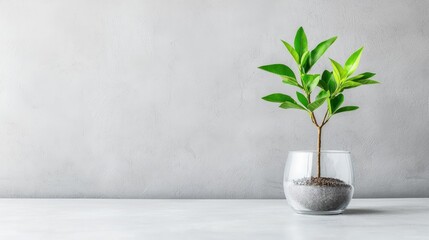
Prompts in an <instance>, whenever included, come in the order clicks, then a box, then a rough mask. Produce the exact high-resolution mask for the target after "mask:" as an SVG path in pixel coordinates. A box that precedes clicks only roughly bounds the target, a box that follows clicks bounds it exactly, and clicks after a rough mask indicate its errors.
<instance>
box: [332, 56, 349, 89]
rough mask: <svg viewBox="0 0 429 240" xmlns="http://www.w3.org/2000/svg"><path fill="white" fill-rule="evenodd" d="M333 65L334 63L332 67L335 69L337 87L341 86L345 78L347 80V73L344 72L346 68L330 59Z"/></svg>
mask: <svg viewBox="0 0 429 240" xmlns="http://www.w3.org/2000/svg"><path fill="white" fill-rule="evenodd" d="M330 60H331V63H332V67H333V69H334V78H335V80H336V81H337V85H338V84H340V83H341V82H342V80H343V78H345V77H346V76H347V72H346V70H344V68H343V67H342V66H341V64H339V63H338V62H336V61H335V60H333V59H330Z"/></svg>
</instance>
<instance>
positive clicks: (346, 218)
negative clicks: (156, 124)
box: [0, 198, 429, 240]
mask: <svg viewBox="0 0 429 240" xmlns="http://www.w3.org/2000/svg"><path fill="white" fill-rule="evenodd" d="M0 239H8V240H9V239H44V240H46V239H79V240H83V239H103V240H105V239H174V240H181V239H223V240H227V239H235V240H237V239H246V240H252V239H288V240H295V239H342V240H347V239H377V240H380V239H389V240H393V239H429V199H427V198H426V199H425V198H421V199H353V200H352V202H351V204H350V206H349V208H348V209H347V210H346V211H345V212H344V213H343V214H341V215H334V216H312V215H299V214H295V213H294V212H293V211H292V210H291V209H290V208H289V206H288V205H287V202H286V200H155V199H153V200H142V199H0Z"/></svg>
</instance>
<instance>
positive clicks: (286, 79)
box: [282, 76, 302, 88]
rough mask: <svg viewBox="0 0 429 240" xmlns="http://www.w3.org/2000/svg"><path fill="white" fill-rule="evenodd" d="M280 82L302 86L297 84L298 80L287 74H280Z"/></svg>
mask: <svg viewBox="0 0 429 240" xmlns="http://www.w3.org/2000/svg"><path fill="white" fill-rule="evenodd" d="M282 82H283V83H285V84H289V85H292V86H297V87H299V88H302V87H301V86H300V85H299V84H298V82H297V81H296V79H295V78H291V77H288V76H282Z"/></svg>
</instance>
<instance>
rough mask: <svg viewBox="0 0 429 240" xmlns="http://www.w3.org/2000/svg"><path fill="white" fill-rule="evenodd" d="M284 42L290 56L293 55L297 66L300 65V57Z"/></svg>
mask: <svg viewBox="0 0 429 240" xmlns="http://www.w3.org/2000/svg"><path fill="white" fill-rule="evenodd" d="M282 42H283V44H284V45H285V47H286V48H287V50H288V51H289V53H290V55H292V57H293V59H295V62H296V63H297V64H299V55H298V53H297V52H296V50H295V49H294V48H293V47H292V46H291V45H290V44H289V43H287V42H286V41H283V40H282Z"/></svg>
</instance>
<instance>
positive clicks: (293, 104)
mask: <svg viewBox="0 0 429 240" xmlns="http://www.w3.org/2000/svg"><path fill="white" fill-rule="evenodd" d="M280 107H281V108H284V109H288V108H294V109H299V110H305V111H306V109H305V108H304V107H302V106H300V105H298V104H296V103H291V102H284V103H282V104H281V105H280Z"/></svg>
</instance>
